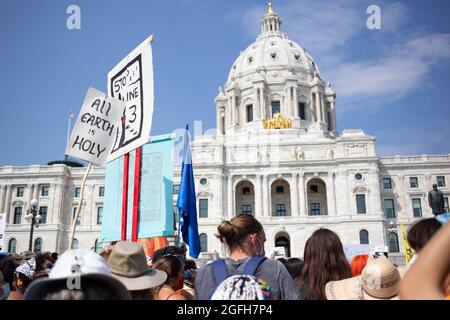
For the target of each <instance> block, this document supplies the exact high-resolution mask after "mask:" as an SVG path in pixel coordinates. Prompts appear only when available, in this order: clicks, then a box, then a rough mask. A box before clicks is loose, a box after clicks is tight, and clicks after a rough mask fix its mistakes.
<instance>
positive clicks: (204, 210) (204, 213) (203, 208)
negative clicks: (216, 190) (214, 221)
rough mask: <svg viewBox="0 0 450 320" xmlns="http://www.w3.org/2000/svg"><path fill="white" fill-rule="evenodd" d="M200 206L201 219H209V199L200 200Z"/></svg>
mask: <svg viewBox="0 0 450 320" xmlns="http://www.w3.org/2000/svg"><path fill="white" fill-rule="evenodd" d="M198 206H199V208H200V210H199V217H200V218H208V199H200V200H199V204H198Z"/></svg>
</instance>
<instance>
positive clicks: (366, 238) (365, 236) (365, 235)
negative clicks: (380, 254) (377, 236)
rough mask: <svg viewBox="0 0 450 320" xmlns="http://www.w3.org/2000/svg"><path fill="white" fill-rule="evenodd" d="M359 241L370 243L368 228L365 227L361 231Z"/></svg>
mask: <svg viewBox="0 0 450 320" xmlns="http://www.w3.org/2000/svg"><path fill="white" fill-rule="evenodd" d="M359 243H360V244H369V232H368V231H367V230H364V229H363V230H361V231H360V232H359Z"/></svg>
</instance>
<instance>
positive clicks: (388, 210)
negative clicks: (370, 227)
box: [384, 199, 395, 219]
mask: <svg viewBox="0 0 450 320" xmlns="http://www.w3.org/2000/svg"><path fill="white" fill-rule="evenodd" d="M384 214H385V215H386V218H389V219H393V218H395V207H394V200H393V199H385V200H384Z"/></svg>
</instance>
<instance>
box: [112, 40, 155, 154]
mask: <svg viewBox="0 0 450 320" xmlns="http://www.w3.org/2000/svg"><path fill="white" fill-rule="evenodd" d="M152 40H153V36H150V37H149V38H147V39H146V40H145V41H144V42H142V43H141V44H140V45H139V46H138V47H137V48H135V49H134V50H133V51H132V52H131V53H129V54H128V55H127V56H126V57H125V58H124V59H123V60H122V61H120V62H119V64H118V65H117V66H115V67H114V69H112V70H111V71H110V72H109V73H108V93H109V96H110V97H114V98H116V99H119V100H121V101H123V102H124V103H125V110H124V112H123V116H124V121H123V122H122V125H121V126H120V127H119V128H118V129H119V130H118V131H117V134H116V136H115V139H114V143H113V147H112V150H111V153H110V155H109V157H108V162H109V161H112V160H114V159H116V158H118V157H120V156H122V155H124V154H126V153H128V152H130V151H132V150H135V149H136V148H138V147H140V146H142V145H143V144H145V143H147V142H149V136H150V130H151V126H152V116H153V57H152V48H151V44H150V43H151V41H152Z"/></svg>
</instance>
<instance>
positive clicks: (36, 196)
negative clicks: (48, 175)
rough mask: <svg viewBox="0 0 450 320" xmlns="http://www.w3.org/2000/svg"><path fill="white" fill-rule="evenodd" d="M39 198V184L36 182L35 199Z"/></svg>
mask: <svg viewBox="0 0 450 320" xmlns="http://www.w3.org/2000/svg"><path fill="white" fill-rule="evenodd" d="M38 198H39V184H38V183H36V184H35V185H34V190H33V199H38Z"/></svg>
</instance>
